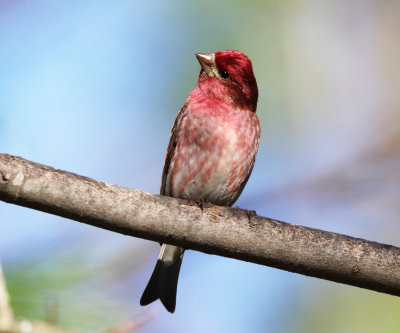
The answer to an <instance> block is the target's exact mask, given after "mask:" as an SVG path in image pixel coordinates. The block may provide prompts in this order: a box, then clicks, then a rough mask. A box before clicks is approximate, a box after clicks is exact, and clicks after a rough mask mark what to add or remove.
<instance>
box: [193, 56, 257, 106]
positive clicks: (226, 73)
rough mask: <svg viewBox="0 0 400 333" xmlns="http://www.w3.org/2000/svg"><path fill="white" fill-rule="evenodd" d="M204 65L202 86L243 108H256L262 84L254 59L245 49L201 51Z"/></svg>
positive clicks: (200, 57) (198, 57)
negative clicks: (208, 52) (257, 75)
mask: <svg viewBox="0 0 400 333" xmlns="http://www.w3.org/2000/svg"><path fill="white" fill-rule="evenodd" d="M196 57H197V60H198V61H199V63H200V65H201V71H200V76H199V82H198V85H199V87H200V88H201V87H204V88H208V90H210V91H211V93H213V94H214V95H216V96H219V97H221V98H228V99H230V100H231V101H232V102H233V103H234V104H235V105H237V106H238V107H241V108H246V109H250V110H251V111H253V112H255V111H256V107H257V99H258V88H257V82H256V78H255V77H254V73H253V66H252V64H251V61H250V59H249V58H248V57H247V56H246V55H245V54H244V53H242V52H238V51H219V52H216V53H213V54H204V53H197V54H196Z"/></svg>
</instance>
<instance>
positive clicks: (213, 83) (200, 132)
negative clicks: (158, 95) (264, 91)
mask: <svg viewBox="0 0 400 333" xmlns="http://www.w3.org/2000/svg"><path fill="white" fill-rule="evenodd" d="M196 56H197V58H198V59H199V62H200V64H201V66H202V70H201V72H200V75H199V80H198V85H197V86H196V87H195V88H194V89H193V91H192V92H191V93H190V95H189V98H188V100H187V103H186V104H185V105H184V106H183V108H182V109H181V110H180V111H179V113H178V115H177V117H176V119H175V123H174V126H173V128H172V135H171V139H170V143H169V146H168V149H167V155H166V158H165V165H164V171H163V177H162V184H161V191H160V194H162V195H167V196H171V197H176V198H183V199H197V200H204V201H207V202H210V203H213V204H216V205H222V206H231V205H233V203H234V202H235V201H236V200H237V198H238V197H239V195H240V194H241V192H242V190H243V188H244V186H245V185H246V182H247V180H248V178H249V176H250V173H251V171H252V169H253V165H254V161H255V157H256V154H257V150H258V144H259V138H260V125H259V121H258V118H257V116H256V114H255V112H256V107H257V98H258V89H257V83H256V79H255V77H254V74H253V69H252V64H251V61H250V60H249V58H248V57H247V56H246V55H244V54H243V53H241V52H238V51H220V52H217V53H215V54H211V55H203V54H198V55H196ZM183 251H184V250H183V249H182V248H178V247H175V246H171V245H167V246H165V245H163V248H162V251H161V253H160V257H159V260H158V263H157V265H156V268H155V270H154V272H153V275H152V277H151V279H150V281H149V284H148V286H147V287H146V290H145V292H144V293H143V296H142V299H141V304H142V305H146V304H148V303H151V302H152V301H154V300H156V299H157V298H160V299H161V301H162V302H163V304H164V305H165V307H166V308H167V310H168V311H170V312H173V311H174V309H175V297H176V288H177V287H176V284H177V279H178V275H179V269H180V264H181V260H182V257H183Z"/></svg>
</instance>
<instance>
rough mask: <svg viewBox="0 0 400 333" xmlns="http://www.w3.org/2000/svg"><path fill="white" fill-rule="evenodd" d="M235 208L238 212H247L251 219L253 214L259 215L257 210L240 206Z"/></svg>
mask: <svg viewBox="0 0 400 333" xmlns="http://www.w3.org/2000/svg"><path fill="white" fill-rule="evenodd" d="M233 209H234V210H235V211H237V212H238V213H244V214H246V216H247V218H248V219H249V221H250V219H251V218H252V217H253V216H257V212H256V211H255V210H248V209H246V208H240V207H239V206H236V207H233Z"/></svg>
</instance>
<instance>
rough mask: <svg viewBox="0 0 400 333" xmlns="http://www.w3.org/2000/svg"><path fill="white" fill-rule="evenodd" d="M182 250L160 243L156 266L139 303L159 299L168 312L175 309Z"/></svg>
mask: <svg viewBox="0 0 400 333" xmlns="http://www.w3.org/2000/svg"><path fill="white" fill-rule="evenodd" d="M184 251H185V250H184V249H182V248H181V247H177V246H173V245H167V244H163V245H162V247H161V252H160V255H159V257H158V260H157V264H156V267H155V268H154V271H153V274H152V275H151V278H150V281H149V283H148V284H147V287H146V289H145V290H144V292H143V295H142V298H141V299H140V305H147V304H150V303H152V302H154V301H155V300H157V299H160V300H161V302H162V304H164V306H165V308H166V309H167V310H168V311H169V312H171V313H173V312H174V311H175V304H176V290H177V287H178V277H179V270H180V268H181V263H182V258H183V253H184Z"/></svg>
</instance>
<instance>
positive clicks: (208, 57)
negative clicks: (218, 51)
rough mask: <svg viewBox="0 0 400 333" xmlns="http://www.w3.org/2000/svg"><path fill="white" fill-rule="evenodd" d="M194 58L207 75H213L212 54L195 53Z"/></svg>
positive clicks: (213, 60)
mask: <svg viewBox="0 0 400 333" xmlns="http://www.w3.org/2000/svg"><path fill="white" fill-rule="evenodd" d="M196 58H197V60H198V61H199V63H200V65H201V68H203V70H204V72H205V73H206V74H207V76H214V68H215V56H214V54H205V53H196Z"/></svg>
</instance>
